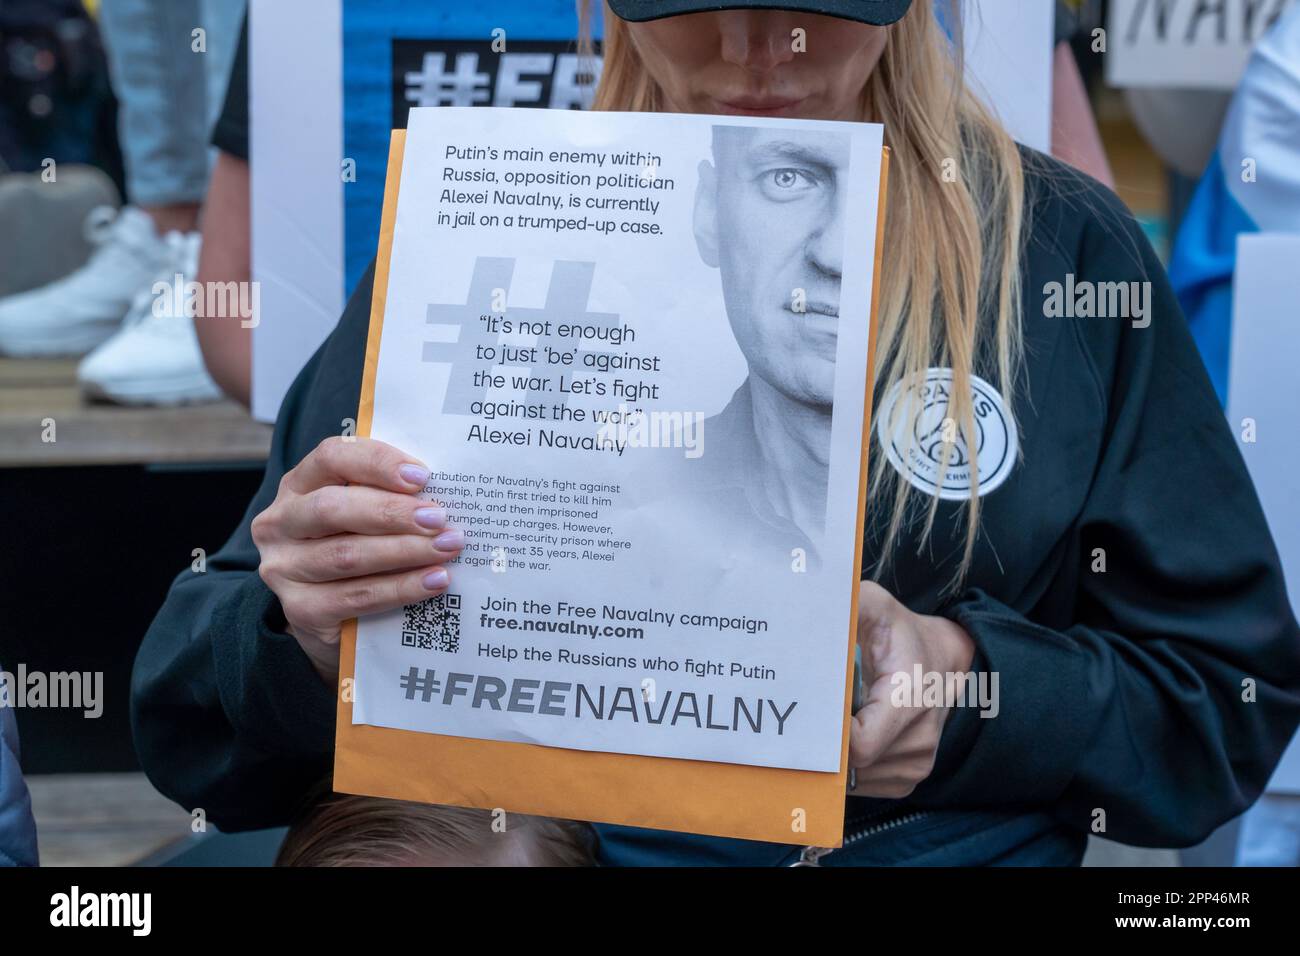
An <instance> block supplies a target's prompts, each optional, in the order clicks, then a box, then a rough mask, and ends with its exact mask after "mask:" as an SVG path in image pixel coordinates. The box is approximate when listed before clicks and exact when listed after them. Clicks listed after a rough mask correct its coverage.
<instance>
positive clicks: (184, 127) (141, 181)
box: [100, 0, 245, 206]
mask: <svg viewBox="0 0 1300 956" xmlns="http://www.w3.org/2000/svg"><path fill="white" fill-rule="evenodd" d="M244 5H245V0H103V3H102V4H101V7H100V24H101V27H102V28H103V32H104V43H105V46H106V47H107V49H108V61H109V72H110V75H111V77H112V81H113V90H114V92H115V93H116V94H117V98H118V101H119V103H120V114H119V123H118V133H119V138H120V140H121V145H122V157H123V160H124V162H125V166H126V184H127V194H128V198H129V199H130V201H131V202H133V203H135V204H136V205H141V206H166V205H172V204H179V203H201V202H202V201H203V197H204V195H205V194H206V193H207V188H208V174H209V172H210V171H211V158H210V157H211V151H210V150H209V148H208V138H209V134H210V131H211V129H212V123H213V121H214V120H215V118H216V116H217V114H218V112H219V111H220V109H221V104H222V102H223V100H224V98H225V93H226V83H227V81H228V80H229V76H230V66H231V63H232V62H233V61H234V55H235V47H236V44H237V43H238V42H239V27H240V23H241V21H242V19H243V15H244ZM199 28H202V29H203V30H204V31H205V34H206V36H205V37H204V41H205V45H206V51H205V52H196V51H195V50H194V46H195V45H196V44H197V41H196V40H195V38H194V31H195V30H196V29H199Z"/></svg>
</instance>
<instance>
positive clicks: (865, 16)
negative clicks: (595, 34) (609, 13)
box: [609, 0, 926, 26]
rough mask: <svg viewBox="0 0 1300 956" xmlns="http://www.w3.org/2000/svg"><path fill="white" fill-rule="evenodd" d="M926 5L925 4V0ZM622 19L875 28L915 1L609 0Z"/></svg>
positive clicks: (893, 20)
mask: <svg viewBox="0 0 1300 956" xmlns="http://www.w3.org/2000/svg"><path fill="white" fill-rule="evenodd" d="M922 2H926V0H922ZM609 6H610V9H612V10H613V11H614V12H615V13H616V14H618V16H619V17H620V18H621V19H624V20H631V21H633V22H642V21H645V20H660V19H662V18H664V17H675V16H678V15H680V14H683V13H706V12H709V11H714V10H793V11H795V12H798V13H818V14H821V15H823V16H828V17H839V18H840V19H842V20H856V21H857V22H859V23H869V24H871V25H873V26H887V25H888V24H890V23H896V22H897V21H899V20H901V19H902V18H903V14H905V13H907V11H908V9H909V8H910V7H911V6H912V0H807V2H803V3H800V2H797V0H746V2H744V3H718V2H716V0H715V2H713V3H709V2H701V0H609Z"/></svg>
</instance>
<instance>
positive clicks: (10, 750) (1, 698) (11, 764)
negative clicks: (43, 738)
mask: <svg viewBox="0 0 1300 956" xmlns="http://www.w3.org/2000/svg"><path fill="white" fill-rule="evenodd" d="M12 703H13V702H12V701H10V700H9V699H8V697H7V691H6V683H5V682H4V681H3V680H0V866H35V865H36V823H35V822H34V821H33V820H32V802H31V799H30V798H29V797H28V796H27V784H25V783H24V782H23V771H22V768H21V767H19V766H18V723H17V721H15V720H14V712H13V707H12V706H10V705H11V704H12Z"/></svg>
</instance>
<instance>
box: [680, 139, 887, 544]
mask: <svg viewBox="0 0 1300 956" xmlns="http://www.w3.org/2000/svg"><path fill="white" fill-rule="evenodd" d="M849 158H850V146H849V139H848V137H847V136H843V135H841V134H838V133H832V132H825V131H804V130H798V131H792V130H782V129H770V128H766V127H748V126H715V127H713V150H712V158H711V159H705V160H703V161H701V163H700V166H699V184H698V186H697V189H696V195H695V215H694V228H695V242H696V246H697V248H698V249H699V253H700V257H701V258H702V259H703V260H704V262H705V264H706V265H708V266H709V267H711V268H714V269H716V270H718V274H719V277H720V280H721V284H722V296H723V301H724V302H725V305H726V313H727V315H726V318H727V321H728V323H729V324H730V326H731V331H732V333H733V334H734V335H735V337H736V342H737V344H738V345H739V346H740V351H741V352H742V354H743V355H744V358H745V362H746V364H747V365H748V375H747V376H746V378H745V380H744V382H743V383H742V384H741V385H740V387H739V388H738V389H736V392H735V394H734V395H733V396H732V398H731V400H730V401H729V402H728V403H727V405H726V407H725V408H724V409H723V410H722V411H721V412H720V413H719V414H717V415H715V416H712V417H710V418H707V419H705V420H704V422H703V423H702V426H701V427H702V430H703V434H702V437H703V442H702V446H703V452H702V454H700V455H699V456H698V457H694V458H690V457H685V456H682V455H680V454H677V455H668V456H665V457H666V458H667V460H668V461H669V462H671V463H672V464H671V467H670V480H671V481H672V486H673V493H674V495H680V496H681V498H680V499H679V500H680V504H681V505H682V506H683V507H685V508H687V509H688V510H691V511H693V510H694V509H695V508H700V509H702V513H701V515H700V519H701V520H704V521H707V522H708V523H709V526H710V527H716V531H717V537H718V540H719V542H720V543H721V544H724V545H725V546H726V547H728V548H739V547H744V548H745V549H746V550H747V551H750V553H752V549H755V548H764V549H770V550H771V551H772V557H773V560H779V561H783V562H784V563H786V564H788V563H789V561H790V555H791V553H792V551H793V549H795V548H802V549H803V553H805V554H806V555H807V556H808V564H809V567H810V568H812V567H815V566H816V565H817V564H818V563H819V562H818V555H817V553H818V550H819V547H820V544H821V538H822V534H823V532H824V530H825V524H826V487H827V482H828V478H829V468H828V462H829V457H830V443H831V413H832V410H833V397H834V392H835V354H836V343H837V327H838V325H839V321H840V316H839V313H840V273H841V268H842V260H843V256H844V222H843V219H844V206H845V202H844V193H845V190H844V179H845V177H846V176H847V175H848V169H849ZM861 321H866V316H865V315H864V316H863V317H862V318H861ZM741 535H743V536H744V539H752V540H743V539H741V538H740V537H739V536H741Z"/></svg>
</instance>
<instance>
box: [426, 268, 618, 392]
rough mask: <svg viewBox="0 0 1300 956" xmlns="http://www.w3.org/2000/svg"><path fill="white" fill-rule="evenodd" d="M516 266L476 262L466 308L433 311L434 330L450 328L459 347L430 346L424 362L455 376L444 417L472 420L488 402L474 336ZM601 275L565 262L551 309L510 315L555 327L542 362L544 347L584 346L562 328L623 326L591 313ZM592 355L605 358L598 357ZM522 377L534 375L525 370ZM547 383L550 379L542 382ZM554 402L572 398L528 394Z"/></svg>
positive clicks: (549, 300) (554, 280)
mask: <svg viewBox="0 0 1300 956" xmlns="http://www.w3.org/2000/svg"><path fill="white" fill-rule="evenodd" d="M514 271H515V260H514V259H504V258H498V257H490V256H480V257H479V258H478V259H476V260H475V261H474V274H473V275H472V276H471V277H470V283H469V295H468V296H467V298H466V301H465V303H464V304H463V305H430V306H429V307H428V312H427V315H426V318H425V321H426V322H427V323H429V324H430V325H439V326H450V327H453V328H455V329H456V330H457V337H456V340H455V341H454V342H425V343H424V351H423V353H422V356H421V358H422V359H423V361H425V362H447V363H450V364H451V372H450V373H449V375H448V379H447V394H446V396H445V397H444V398H443V402H442V411H443V414H447V415H468V414H470V405H471V404H472V403H473V402H475V401H477V400H479V399H481V398H483V397H484V396H485V395H486V393H487V389H486V388H483V387H479V388H475V386H474V373H475V371H476V370H478V369H479V368H480V366H481V365H482V363H481V362H476V361H475V358H476V352H475V342H474V333H475V331H476V327H477V324H478V322H479V319H480V317H482V316H484V315H487V314H489V313H491V311H492V299H493V293H494V291H495V290H497V289H505V290H507V299H508V298H509V296H508V292H509V289H510V280H511V278H512V277H513V276H514ZM595 273H596V264H595V263H594V262H569V261H564V260H561V261H559V262H556V263H555V265H554V266H553V267H552V269H551V283H550V285H549V286H548V287H547V290H546V303H545V305H543V307H542V308H540V309H527V308H516V307H515V306H510V307H509V308H508V309H507V310H506V312H505V315H506V316H508V317H509V318H510V319H512V320H513V321H515V322H516V323H518V322H538V323H540V322H546V321H550V323H551V327H550V328H551V334H550V335H539V336H537V348H538V353H539V358H540V357H541V353H542V349H543V347H544V346H550V347H552V348H554V349H557V350H569V349H573V348H576V347H577V345H578V340H577V339H574V338H561V337H560V336H558V335H557V334H556V329H557V327H558V326H559V325H560V324H564V323H569V324H574V325H584V326H593V327H595V328H603V329H609V328H614V327H616V326H617V325H618V321H619V317H618V315H617V314H615V313H611V312H588V311H587V301H588V299H589V298H590V296H591V282H592V278H593V276H594V275H595ZM500 338H501V337H500V335H498V336H497V337H496V340H495V341H496V342H497V343H498V344H499V343H500ZM591 354H604V353H599V352H593V353H591ZM516 371H519V372H524V373H526V372H528V371H530V370H529V369H525V368H519V369H516ZM539 377H545V376H539ZM544 398H545V399H550V400H552V401H555V402H556V404H561V401H557V400H562V402H563V403H567V401H568V398H569V395H568V394H567V393H566V394H565V395H563V396H560V395H557V394H556V393H554V392H546V391H538V390H535V389H532V388H529V389H527V391H526V394H525V397H524V401H526V402H536V401H540V400H542V399H544Z"/></svg>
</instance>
